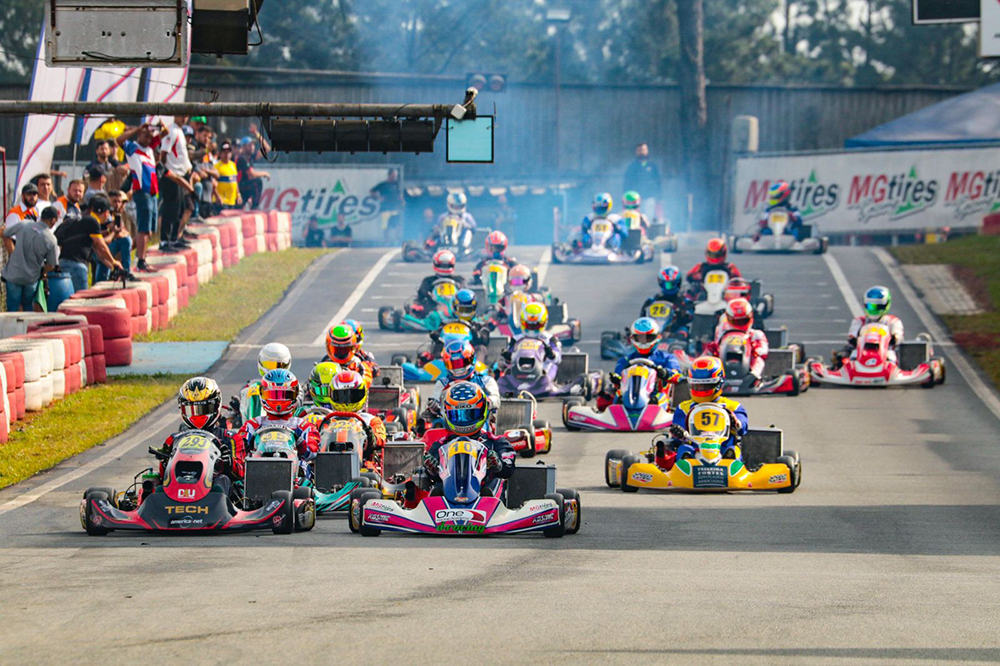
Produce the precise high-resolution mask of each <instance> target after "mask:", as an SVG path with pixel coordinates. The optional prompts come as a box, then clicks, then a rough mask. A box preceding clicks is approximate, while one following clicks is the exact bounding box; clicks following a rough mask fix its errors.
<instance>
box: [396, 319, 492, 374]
mask: <svg viewBox="0 0 1000 666" xmlns="http://www.w3.org/2000/svg"><path fill="white" fill-rule="evenodd" d="M483 334H484V331H483V330H480V331H479V336H480V337H482V336H483ZM487 335H488V333H487ZM454 340H462V341H464V342H469V343H470V344H475V338H474V337H473V332H472V329H471V328H470V327H469V325H468V324H466V323H465V322H462V321H450V322H447V323H446V324H444V325H443V326H442V327H441V329H440V330H438V331H431V333H430V341H428V342H426V343H424V344H423V345H421V346H420V348H419V349H417V353H416V354H415V355H413V356H412V357H411V356H409V355H407V354H393V355H392V364H393V365H398V366H401V367H402V368H403V379H404V380H406V381H411V382H431V383H433V382H435V381H437V379H438V377H440V376H441V375H442V373H444V372H445V368H444V362H443V361H442V360H441V351H442V350H443V349H444V347H445V345H447V344H448V343H449V342H452V341H454ZM490 342H491V343H492V341H490ZM488 344H490V343H488ZM493 347H497V349H495V353H496V354H499V353H500V351H502V349H503V348H504V347H505V341H504V340H497V341H496V343H495V345H491V347H483V346H479V347H478V348H477V349H476V359H477V360H476V371H477V372H481V371H485V370H486V369H487V366H486V363H484V362H483V359H485V358H487V357H488V356H490V353H489V352H490V351H491V349H492V348H493Z"/></svg>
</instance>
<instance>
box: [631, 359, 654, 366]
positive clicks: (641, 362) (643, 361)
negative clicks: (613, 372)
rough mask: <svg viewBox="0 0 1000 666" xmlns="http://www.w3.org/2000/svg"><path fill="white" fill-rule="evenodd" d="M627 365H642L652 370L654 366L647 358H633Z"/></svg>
mask: <svg viewBox="0 0 1000 666" xmlns="http://www.w3.org/2000/svg"><path fill="white" fill-rule="evenodd" d="M628 364H629V365H644V366H646V367H647V368H654V367H656V364H655V363H653V362H652V361H650V360H649V359H648V358H634V359H632V360H631V361H629V362H628Z"/></svg>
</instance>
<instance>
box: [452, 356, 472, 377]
mask: <svg viewBox="0 0 1000 666" xmlns="http://www.w3.org/2000/svg"><path fill="white" fill-rule="evenodd" d="M444 364H445V367H447V368H448V371H449V372H450V373H451V374H453V375H462V376H465V375H467V374H469V372H470V371H471V370H472V366H473V365H474V364H475V361H474V360H473V359H468V358H465V357H464V356H460V355H458V354H454V355H452V356H449V357H448V358H447V359H445V362H444Z"/></svg>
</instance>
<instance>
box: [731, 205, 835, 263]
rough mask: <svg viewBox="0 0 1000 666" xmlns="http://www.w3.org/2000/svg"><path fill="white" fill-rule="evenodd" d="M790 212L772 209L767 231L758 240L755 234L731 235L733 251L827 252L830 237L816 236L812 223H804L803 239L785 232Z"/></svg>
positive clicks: (776, 252) (768, 217) (801, 233)
mask: <svg viewBox="0 0 1000 666" xmlns="http://www.w3.org/2000/svg"><path fill="white" fill-rule="evenodd" d="M790 221H791V220H790V219H789V216H788V212H787V211H784V210H772V211H771V212H770V213H768V215H767V227H766V228H765V230H766V233H761V234H760V236H759V237H758V238H757V240H754V237H753V236H741V237H738V238H737V237H736V236H731V237H730V238H729V247H731V248H733V252H735V253H737V254H738V253H740V252H758V253H762V254H763V253H771V254H806V253H811V254H823V253H824V252H826V248H827V246H828V245H829V244H830V239H829V238H827V237H826V236H822V237H818V238H817V237H814V236H813V235H812V233H813V229H812V226H811V225H808V224H803V225H802V230H801V232H800V235H801V236H803V238H802V240H796V238H795V236H793V235H791V234H788V233H785V230H786V229H787V228H788V224H789V222H790Z"/></svg>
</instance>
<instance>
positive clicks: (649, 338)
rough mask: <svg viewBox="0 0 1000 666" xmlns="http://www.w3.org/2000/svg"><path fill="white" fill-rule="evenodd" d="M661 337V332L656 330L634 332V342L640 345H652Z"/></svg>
mask: <svg viewBox="0 0 1000 666" xmlns="http://www.w3.org/2000/svg"><path fill="white" fill-rule="evenodd" d="M659 337H660V336H659V334H658V333H655V332H654V331H645V332H643V333H636V332H634V331H633V332H632V342H633V343H634V344H635V345H636V346H640V347H649V346H652V345H653V344H654V343H655V342H656V341H657V340H658V339H659Z"/></svg>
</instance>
